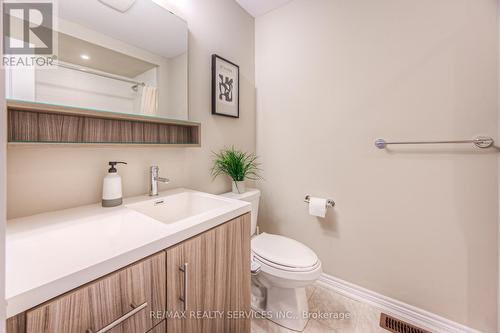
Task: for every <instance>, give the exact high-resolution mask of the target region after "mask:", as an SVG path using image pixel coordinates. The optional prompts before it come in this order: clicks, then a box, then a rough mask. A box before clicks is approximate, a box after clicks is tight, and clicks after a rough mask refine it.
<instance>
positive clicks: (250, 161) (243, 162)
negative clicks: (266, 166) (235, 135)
mask: <svg viewBox="0 0 500 333" xmlns="http://www.w3.org/2000/svg"><path fill="white" fill-rule="evenodd" d="M258 166H259V164H258V163H257V156H256V155H255V154H253V153H245V152H242V151H239V150H236V149H234V147H232V148H229V149H227V148H226V149H223V150H221V151H220V152H218V153H214V165H213V167H212V176H213V177H214V178H216V177H217V176H219V175H227V176H229V177H230V178H231V179H232V185H233V193H236V194H240V193H244V192H245V190H246V189H245V179H250V180H259V179H261V178H262V177H261V176H260V175H259V171H260V169H259V167H258Z"/></svg>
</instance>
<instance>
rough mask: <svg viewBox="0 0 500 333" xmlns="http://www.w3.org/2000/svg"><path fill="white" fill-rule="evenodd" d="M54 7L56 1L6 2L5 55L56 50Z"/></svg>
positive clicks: (44, 53) (4, 11) (42, 53)
mask: <svg viewBox="0 0 500 333" xmlns="http://www.w3.org/2000/svg"><path fill="white" fill-rule="evenodd" d="M52 7H53V5H52V3H4V4H3V34H4V36H3V53H4V55H7V54H16V55H20V54H26V55H27V54H35V55H51V54H53V51H54V37H53V8H52Z"/></svg>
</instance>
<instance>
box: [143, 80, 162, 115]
mask: <svg viewBox="0 0 500 333" xmlns="http://www.w3.org/2000/svg"><path fill="white" fill-rule="evenodd" d="M157 111H158V88H156V87H153V86H145V87H142V97H141V113H142V114H147V115H156V114H157Z"/></svg>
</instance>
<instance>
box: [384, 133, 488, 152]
mask: <svg viewBox="0 0 500 333" xmlns="http://www.w3.org/2000/svg"><path fill="white" fill-rule="evenodd" d="M444 143H472V144H474V146H476V147H477V148H482V149H484V148H490V147H491V146H493V144H494V143H495V141H494V140H493V138H491V137H489V136H478V137H475V138H474V139H472V140H452V141H392V142H388V141H385V140H384V139H377V140H375V147H377V148H378V149H385V148H386V147H387V145H432V144H444Z"/></svg>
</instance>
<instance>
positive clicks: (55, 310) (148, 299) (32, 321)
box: [7, 214, 250, 333]
mask: <svg viewBox="0 0 500 333" xmlns="http://www.w3.org/2000/svg"><path fill="white" fill-rule="evenodd" d="M151 311H154V312H156V313H160V314H162V315H160V316H158V315H156V316H152V315H151ZM175 311H179V312H178V314H182V313H183V311H186V312H184V314H185V315H186V318H178V316H174V317H171V316H169V315H167V316H165V314H168V313H175ZM249 311H250V214H246V215H243V216H240V217H238V218H236V219H234V220H231V221H229V222H226V223H225V224H222V225H220V226H218V227H216V228H214V229H211V230H208V231H206V232H204V233H202V234H200V235H198V236H195V237H193V238H191V239H189V240H186V241H184V242H182V243H180V244H178V245H175V246H173V247H171V248H168V249H166V250H165V251H162V252H160V253H158V254H155V255H153V256H151V257H148V258H146V259H143V260H141V261H139V262H137V263H134V264H132V265H130V266H128V267H125V268H123V269H121V270H119V271H117V272H114V273H111V274H109V275H107V276H105V277H103V278H100V279H98V280H96V281H94V282H91V283H89V284H87V285H85V286H82V287H80V288H78V289H75V290H73V291H70V292H68V293H66V294H64V295H61V296H59V297H56V298H54V299H52V300H50V301H48V302H46V303H44V304H41V305H39V306H37V307H35V308H33V309H31V310H28V311H26V312H24V313H21V314H19V315H17V316H15V317H12V318H9V319H8V321H7V332H8V333H96V332H100V331H101V330H102V331H103V332H104V331H105V332H109V333H146V332H147V333H166V332H168V333H184V332H186V333H198V332H200V333H204V332H206V333H215V332H216V333H250V318H248V317H247V316H248V314H249ZM111 327H113V328H111ZM106 328H110V329H109V330H106Z"/></svg>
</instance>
